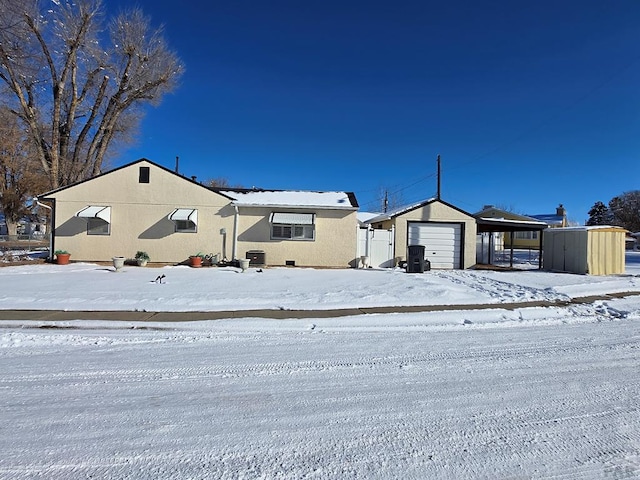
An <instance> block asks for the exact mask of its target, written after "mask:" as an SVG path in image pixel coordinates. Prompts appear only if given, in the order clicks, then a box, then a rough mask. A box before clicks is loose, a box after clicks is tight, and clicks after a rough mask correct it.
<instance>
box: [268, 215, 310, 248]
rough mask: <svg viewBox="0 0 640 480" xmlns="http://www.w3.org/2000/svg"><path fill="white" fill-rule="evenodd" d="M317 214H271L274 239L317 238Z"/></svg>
mask: <svg viewBox="0 0 640 480" xmlns="http://www.w3.org/2000/svg"><path fill="white" fill-rule="evenodd" d="M314 220H315V214H313V213H282V212H274V213H272V214H271V218H270V222H271V239H272V240H307V241H313V240H315V233H316V229H315V221H314Z"/></svg>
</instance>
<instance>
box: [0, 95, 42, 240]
mask: <svg viewBox="0 0 640 480" xmlns="http://www.w3.org/2000/svg"><path fill="white" fill-rule="evenodd" d="M46 184H47V181H46V177H45V175H44V172H42V168H41V166H40V162H39V161H38V158H37V155H36V154H35V149H34V148H33V144H32V142H30V141H29V140H28V139H27V138H26V135H25V132H24V131H23V130H22V129H21V128H20V125H19V124H18V119H17V118H16V117H15V115H13V114H11V113H10V112H9V111H8V110H7V109H6V108H0V209H1V210H2V211H3V213H4V217H5V223H6V224H7V233H8V234H9V235H16V234H17V233H18V232H17V229H18V222H19V221H20V219H21V218H22V217H24V216H26V215H28V214H29V213H30V211H29V209H28V207H27V205H26V202H27V199H28V197H29V196H31V195H34V194H36V193H38V192H40V191H42V190H44V188H46Z"/></svg>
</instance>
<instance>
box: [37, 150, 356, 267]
mask: <svg viewBox="0 0 640 480" xmlns="http://www.w3.org/2000/svg"><path fill="white" fill-rule="evenodd" d="M40 200H41V201H49V202H51V203H52V206H53V211H52V225H53V239H52V243H53V249H54V250H55V249H64V250H67V251H69V252H71V254H72V259H74V260H76V261H110V260H111V258H112V257H114V256H125V257H127V258H132V257H133V256H134V255H135V253H136V252H137V251H139V250H143V251H146V252H148V253H149V256H150V257H151V261H152V262H161V263H181V262H184V261H186V260H187V259H188V257H189V256H190V255H195V254H196V253H203V254H212V256H215V257H217V258H218V259H220V260H234V259H239V258H246V256H247V252H249V251H252V252H253V251H260V253H261V257H262V258H263V259H264V260H265V263H266V264H269V265H283V266H284V265H296V266H319V267H348V266H349V265H352V264H353V262H354V261H355V254H356V235H357V232H356V230H357V218H356V210H357V209H358V203H357V201H356V198H355V196H354V195H353V194H352V193H350V192H302V191H276V190H254V189H252V190H247V189H221V188H208V187H206V186H204V185H202V184H199V183H197V182H196V181H195V180H193V179H189V178H186V177H183V176H181V175H179V174H177V173H175V172H173V171H171V170H168V169H166V168H164V167H162V166H160V165H158V164H155V163H153V162H151V161H149V160H147V159H141V160H138V161H136V162H133V163H129V164H127V165H124V166H122V167H120V168H117V169H114V170H112V171H110V172H107V173H104V174H101V175H98V176H96V177H94V178H91V179H89V180H85V181H82V182H79V183H76V184H73V185H70V186H67V187H63V188H59V189H57V190H53V191H50V192H48V193H46V194H44V195H43V196H42V197H41V198H40Z"/></svg>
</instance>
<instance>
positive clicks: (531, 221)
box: [478, 217, 547, 226]
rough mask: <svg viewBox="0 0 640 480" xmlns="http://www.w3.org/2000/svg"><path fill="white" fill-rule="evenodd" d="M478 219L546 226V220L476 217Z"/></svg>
mask: <svg viewBox="0 0 640 480" xmlns="http://www.w3.org/2000/svg"><path fill="white" fill-rule="evenodd" d="M478 220H486V221H489V222H492V223H505V224H513V223H515V224H518V223H521V224H523V225H540V226H547V222H542V221H534V220H511V219H509V218H494V217H480V218H478Z"/></svg>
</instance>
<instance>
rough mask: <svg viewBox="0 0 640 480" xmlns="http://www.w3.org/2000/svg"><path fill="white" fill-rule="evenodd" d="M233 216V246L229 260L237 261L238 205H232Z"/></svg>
mask: <svg viewBox="0 0 640 480" xmlns="http://www.w3.org/2000/svg"><path fill="white" fill-rule="evenodd" d="M233 208H234V209H235V214H234V215H233V245H232V248H231V260H236V259H237V254H238V216H239V212H238V205H234V206H233Z"/></svg>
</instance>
